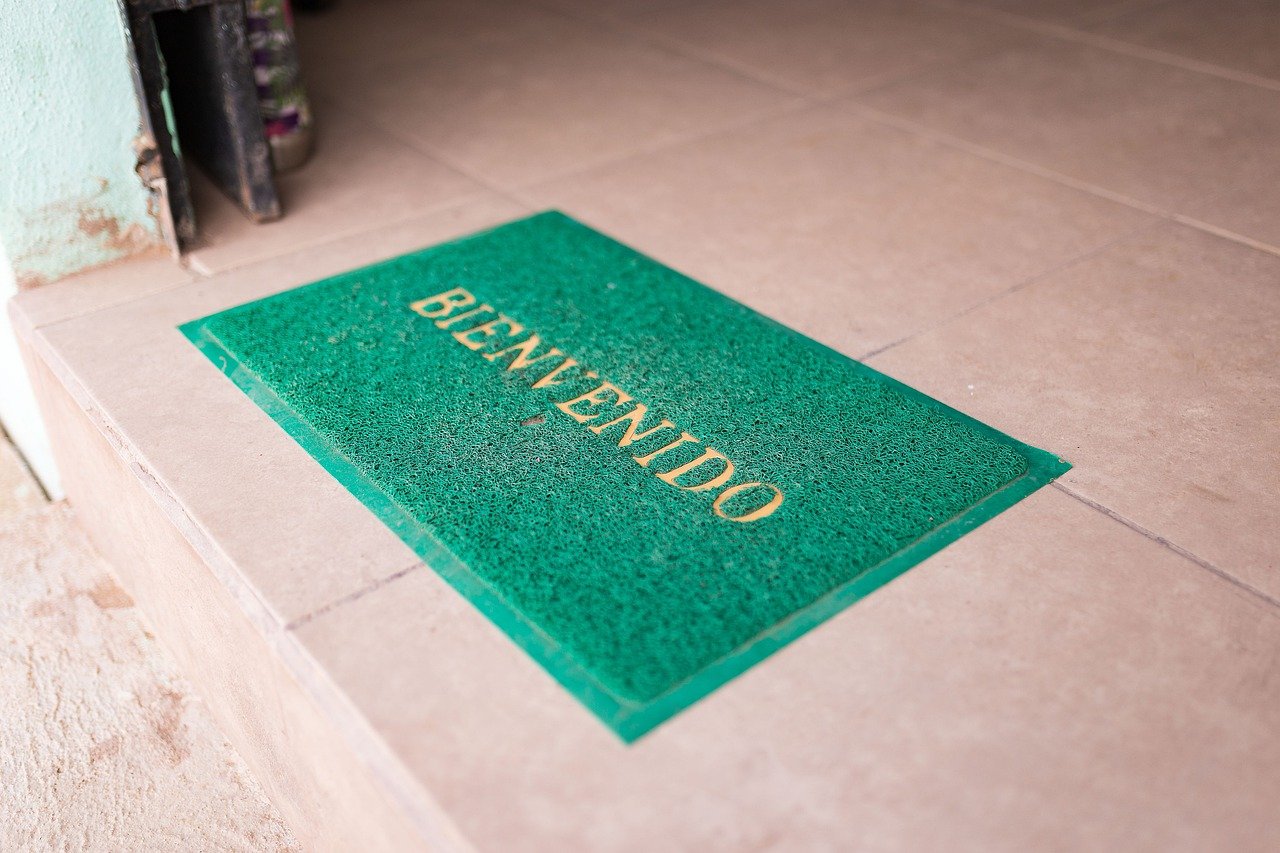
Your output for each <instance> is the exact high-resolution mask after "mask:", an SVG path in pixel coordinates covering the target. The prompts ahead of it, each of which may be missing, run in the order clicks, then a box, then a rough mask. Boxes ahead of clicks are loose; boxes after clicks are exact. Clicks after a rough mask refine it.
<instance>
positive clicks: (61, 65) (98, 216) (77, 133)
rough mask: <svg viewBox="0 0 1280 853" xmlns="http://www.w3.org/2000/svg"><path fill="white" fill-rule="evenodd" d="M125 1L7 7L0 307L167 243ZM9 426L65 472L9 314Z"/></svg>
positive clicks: (5, 396) (0, 325)
mask: <svg viewBox="0 0 1280 853" xmlns="http://www.w3.org/2000/svg"><path fill="white" fill-rule="evenodd" d="M130 54H131V50H130V48H129V44H128V39H127V36H126V31H125V26H124V17H123V12H122V9H121V7H120V5H119V0H41V2H38V3H35V2H31V0H0V302H6V301H8V298H9V296H11V295H12V294H13V293H14V292H15V291H17V290H18V289H22V288H28V287H35V286H38V285H40V284H44V283H47V282H50V281H53V280H54V279H58V278H61V277H63V276H66V275H70V274H71V273H74V272H78V271H79V270H82V269H87V268H89V267H94V266H99V265H101V264H105V263H110V262H111V261H115V260H119V259H120V258H123V257H125V256H127V255H131V254H134V253H137V252H140V251H147V250H157V249H160V248H161V247H162V246H163V240H162V236H161V232H160V228H159V225H158V223H157V220H156V219H155V217H154V216H153V215H152V213H151V212H150V211H149V210H148V201H149V199H150V193H149V192H148V191H147V190H146V189H145V188H144V187H143V185H142V182H141V180H140V179H139V178H138V176H137V175H136V174H135V172H134V165H135V163H136V159H137V158H136V155H135V153H134V147H133V146H134V138H135V137H136V136H137V135H138V133H139V131H140V129H141V126H142V118H141V113H140V111H139V106H138V102H137V97H136V95H135V93H134V87H133V73H132V70H131V66H130V64H129V56H130ZM0 423H3V425H4V427H5V429H6V430H7V431H8V433H9V434H10V436H12V437H13V439H14V441H15V443H17V445H18V447H19V449H20V450H22V452H23V454H24V455H25V456H26V457H27V461H28V462H30V463H31V465H32V467H33V468H34V469H35V471H36V473H37V474H38V475H39V476H40V479H41V480H42V482H43V483H44V484H45V487H46V489H47V490H48V491H50V492H51V493H53V494H54V495H55V496H56V495H57V494H58V493H59V488H58V483H57V473H56V471H55V470H54V467H53V459H52V456H51V455H50V453H49V445H48V439H47V436H46V433H45V431H44V427H43V425H42V424H41V421H40V415H39V412H38V411H37V410H36V407H35V400H34V398H33V395H32V393H31V387H30V384H29V382H28V380H27V377H26V373H25V371H24V370H23V367H22V363H21V361H20V359H19V358H18V352H17V347H16V346H15V344H14V340H13V329H12V328H11V326H10V324H9V315H8V312H7V311H3V310H0Z"/></svg>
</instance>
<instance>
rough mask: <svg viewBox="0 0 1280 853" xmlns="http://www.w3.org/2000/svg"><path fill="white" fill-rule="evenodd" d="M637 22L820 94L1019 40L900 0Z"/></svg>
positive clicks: (747, 9) (998, 28)
mask: <svg viewBox="0 0 1280 853" xmlns="http://www.w3.org/2000/svg"><path fill="white" fill-rule="evenodd" d="M630 20H632V21H634V22H635V23H637V24H639V25H640V26H642V27H644V28H645V29H647V30H649V31H652V32H655V33H658V34H661V35H662V36H664V37H667V38H670V39H674V40H675V41H678V42H681V43H683V44H686V45H689V46H690V47H691V48H692V49H694V50H696V51H698V52H699V53H703V54H706V55H708V56H710V57H712V58H714V59H716V60H718V61H721V62H724V63H726V64H728V65H731V66H733V67H736V68H741V69H743V70H744V71H746V72H747V73H749V74H751V75H753V76H755V77H758V78H760V79H762V80H767V81H770V82H772V83H776V84H777V85H779V86H783V87H786V88H787V89H790V90H792V91H796V92H803V93H806V94H816V95H826V94H832V93H835V92H840V91H847V90H851V89H861V88H866V87H869V86H875V85H877V84H881V83H885V82H887V81H890V80H893V79H896V78H899V77H903V76H906V75H909V74H911V73H913V72H918V71H920V70H921V69H924V68H928V67H930V66H934V65H938V64H940V63H944V62H947V61H951V60H955V59H957V58H960V57H963V56H968V55H971V54H974V53H982V52H989V51H991V50H994V49H995V48H996V47H999V46H1000V45H1002V44H1007V43H1008V42H1010V41H1011V40H1014V39H1016V38H1018V37H1019V36H1020V33H1019V31H1017V30H1014V29H1011V28H1009V27H1006V26H1003V25H1001V24H998V23H993V22H992V21H990V20H983V19H981V18H978V17H974V16H972V15H967V14H964V13H963V12H959V11H952V10H949V9H945V8H939V7H937V6H929V5H927V4H924V3H916V2H899V1H898V0H872V2H863V3H845V2H841V0H799V2H789V3H779V2H776V0H745V2H739V1H738V0H719V1H718V2H703V3H690V4H685V5H680V6H674V7H670V8H666V7H664V8H662V9H659V10H656V11H653V12H651V13H641V14H636V15H634V16H631V17H630Z"/></svg>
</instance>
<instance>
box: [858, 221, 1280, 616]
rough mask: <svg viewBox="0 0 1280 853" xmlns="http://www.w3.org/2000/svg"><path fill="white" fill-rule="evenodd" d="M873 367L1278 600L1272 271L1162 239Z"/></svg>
mask: <svg viewBox="0 0 1280 853" xmlns="http://www.w3.org/2000/svg"><path fill="white" fill-rule="evenodd" d="M870 363H871V364H872V365H873V366H874V367H876V368H877V369H879V370H882V371H884V372H886V373H888V374H890V375H891V376H894V377H896V378H898V379H901V380H902V381H904V382H906V383H908V384H909V385H913V386H915V387H916V388H919V389H920V390H922V391H924V392H925V393H927V394H931V395H933V396H935V397H937V398H938V399H940V400H942V401H943V402H946V403H949V404H951V405H953V406H956V407H958V408H961V409H963V410H964V411H966V412H968V413H970V414H972V415H974V416H975V417H977V418H979V419H980V420H984V421H986V422H988V423H990V424H992V425H993V426H996V427H997V428H999V429H1003V430H1005V431H1007V432H1009V433H1011V434H1013V435H1015V436H1017V437H1018V438H1020V439H1022V440H1024V441H1028V442H1030V443H1032V444H1037V445H1039V446H1041V447H1046V448H1048V449H1050V450H1053V451H1055V452H1057V453H1060V454H1062V455H1064V456H1065V457H1067V459H1069V460H1070V461H1071V462H1073V463H1074V464H1075V466H1076V467H1075V468H1074V469H1073V470H1072V471H1071V472H1069V473H1068V474H1067V475H1066V477H1065V478H1064V480H1063V482H1064V483H1065V484H1067V485H1068V487H1069V488H1071V489H1073V490H1075V491H1077V492H1079V493H1081V494H1083V495H1085V496H1087V497H1088V498H1090V499H1092V500H1095V501H1098V502H1100V503H1101V504H1103V505H1105V506H1107V507H1110V508H1111V509H1113V510H1115V511H1116V512H1118V513H1120V514H1121V515H1123V516H1125V517H1127V518H1129V519H1132V520H1133V521H1135V522H1137V523H1138V524H1140V525H1142V526H1143V527H1145V528H1147V529H1148V530H1150V531H1152V532H1154V533H1155V534H1158V535H1160V536H1163V537H1166V538H1167V539H1169V540H1170V541H1172V542H1174V543H1175V544H1177V545H1179V546H1182V547H1183V548H1186V549H1189V550H1190V551H1191V552H1192V553H1194V554H1196V555H1198V556H1199V557H1200V558H1202V559H1204V560H1207V561H1209V562H1211V563H1213V564H1214V565H1216V566H1218V567H1220V568H1221V569H1223V570H1225V571H1227V572H1229V573H1231V574H1232V575H1234V576H1236V577H1238V578H1241V579H1243V580H1244V581H1246V582H1248V583H1250V584H1252V585H1254V586H1255V587H1257V588H1259V589H1262V590H1264V591H1266V592H1267V593H1269V594H1271V595H1272V596H1275V597H1280V538H1277V536H1276V531H1275V523H1276V519H1277V518H1280V473H1277V468H1276V466H1275V464H1274V461H1275V453H1276V445H1277V438H1278V437H1280V371H1278V370H1277V369H1276V365H1277V364H1280V258H1277V257H1275V256H1273V255H1270V254H1267V253H1264V252H1259V251H1256V250H1254V249H1249V248H1246V247H1244V246H1241V245H1239V244H1237V243H1233V242H1230V241H1227V240H1222V239H1219V238H1217V237H1212V236H1209V235H1207V234H1204V233H1203V232H1200V231H1196V230H1193V229H1190V228H1183V227H1181V226H1161V227H1160V228H1159V229H1157V230H1156V231H1153V232H1150V233H1147V234H1144V235H1142V236H1140V237H1135V238H1134V239H1132V240H1129V241H1126V242H1125V243H1124V244H1122V245H1119V246H1117V247H1115V248H1113V249H1111V250H1110V251H1108V252H1105V253H1103V254H1101V255H1099V256H1097V257H1095V258H1093V259H1091V260H1087V261H1084V262H1082V263H1080V264H1077V265H1075V266H1073V267H1071V268H1069V269H1066V270H1063V271H1061V272H1059V273H1056V274H1054V275H1051V276H1048V277H1047V278H1045V279H1044V280H1042V281H1039V282H1036V283H1035V284H1033V285H1031V286H1029V287H1027V288H1025V289H1023V290H1021V291H1019V292H1017V293H1014V294H1012V295H1009V296H1007V297H1004V298H1002V299H1000V300H997V301H995V302H993V303H992V304H990V305H987V306H985V307H983V308H981V309H980V310H978V311H975V312H973V313H972V314H969V315H967V316H964V317H960V318H959V319H957V320H954V321H952V322H950V323H948V324H947V325H945V326H943V327H942V328H939V329H937V330H935V331H932V332H929V333H927V334H924V335H921V336H920V337H918V338H916V339H915V340H912V341H908V342H907V343H905V344H903V345H901V346H899V347H895V348H893V349H891V350H889V351H887V352H885V353H883V354H882V355H879V356H877V357H875V358H873V359H872V360H871V362H870Z"/></svg>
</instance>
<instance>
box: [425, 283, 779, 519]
mask: <svg viewBox="0 0 1280 853" xmlns="http://www.w3.org/2000/svg"><path fill="white" fill-rule="evenodd" d="M477 302H478V300H477V299H476V297H475V296H473V295H472V294H471V293H470V292H469V291H468V290H466V289H465V288H462V287H455V288H453V289H451V290H446V291H445V292H443V293H437V294H435V295H434V296H428V297H427V298H426V299H419V300H417V301H416V302H412V303H410V304H409V307H410V308H411V309H412V310H413V311H415V312H416V313H418V314H420V315H421V316H423V317H425V318H427V319H428V320H432V321H434V325H435V327H436V328H438V329H442V330H445V331H448V332H449V333H450V334H451V335H452V336H453V339H454V340H456V341H457V342H458V343H459V344H461V345H462V346H464V347H466V348H467V349H469V350H472V351H474V352H476V353H478V354H479V355H480V356H481V357H483V358H484V359H485V360H486V361H489V362H493V363H494V364H495V365H499V364H501V365H505V370H506V371H507V372H509V373H520V374H521V375H523V376H527V377H529V379H530V380H531V385H532V387H533V388H538V389H542V388H554V387H556V386H560V385H566V386H568V387H569V388H573V389H575V390H576V389H579V388H582V387H583V385H584V383H585V384H589V385H591V386H592V387H590V388H589V389H588V390H586V391H584V392H583V393H581V394H577V395H576V396H573V397H570V398H568V399H564V400H552V402H553V403H554V404H555V407H556V409H558V410H559V411H561V412H563V413H564V414H565V415H567V416H568V417H569V418H571V419H573V421H574V422H576V423H578V424H582V425H584V426H586V427H587V429H588V430H590V431H591V432H593V433H595V434H596V435H598V436H600V437H601V438H606V437H607V439H608V440H609V441H613V440H614V439H615V438H616V439H617V446H618V447H631V446H632V445H633V444H634V445H637V447H636V448H634V449H633V452H634V450H639V451H644V452H642V453H641V454H640V455H638V456H632V457H631V458H632V459H633V460H634V461H635V462H636V464H637V465H639V466H640V467H641V468H645V469H648V470H649V471H651V472H653V474H654V476H656V477H657V478H658V479H659V480H661V481H662V482H664V483H666V484H668V485H670V486H673V487H675V488H677V489H681V490H683V491H686V492H705V493H706V494H707V495H708V496H711V495H715V497H714V499H713V500H712V502H711V510H712V512H714V513H715V514H716V515H717V516H719V517H720V518H723V519H727V520H728V521H734V522H738V523H748V522H752V521H759V520H760V519H762V518H767V517H768V516H770V515H772V514H773V513H774V512H776V511H777V509H778V507H780V506H781V505H782V490H781V489H779V488H778V487H777V486H775V485H773V484H771V483H764V482H760V481H758V480H745V481H742V482H735V474H736V469H735V467H734V464H733V462H731V461H730V460H729V459H728V458H727V457H726V456H725V455H724V454H722V453H721V452H720V451H718V450H716V449H715V448H714V447H711V446H709V445H706V444H704V443H703V442H702V441H700V440H699V439H697V438H695V437H694V436H693V435H690V434H689V433H687V432H685V431H684V430H682V429H680V428H678V427H677V426H676V425H675V424H674V423H673V422H671V421H670V420H667V419H666V418H661V417H658V418H650V422H648V423H647V422H646V418H647V417H648V416H649V407H648V406H647V405H645V404H644V403H642V402H640V401H639V400H636V399H635V397H634V396H633V395H631V394H629V393H628V392H626V391H624V390H623V389H621V388H619V387H618V386H617V385H615V384H613V383H612V382H608V381H603V380H601V378H600V374H599V373H597V372H596V371H594V370H588V369H586V368H585V367H583V366H582V365H581V364H579V362H578V360H577V359H575V358H573V357H572V356H569V355H567V354H566V353H565V352H563V351H562V350H561V349H560V348H559V347H555V346H549V345H546V344H545V343H544V342H543V340H542V338H541V336H539V335H538V334H537V333H536V332H533V331H530V330H529V329H527V328H526V327H525V326H524V325H522V324H521V323H519V322H518V321H516V320H514V319H512V318H511V317H508V316H507V315H506V314H503V313H502V312H501V311H498V310H497V309H495V308H494V307H493V306H491V305H486V304H479V305H477V304H476V303H477ZM557 396H560V395H559V394H557ZM653 420H656V421H657V422H656V423H652V421H653ZM678 447H683V448H685V451H684V452H683V453H682V454H677V456H678V457H681V458H687V457H688V455H689V452H690V450H691V449H692V450H694V451H696V450H697V449H698V448H699V447H701V448H702V453H701V454H700V455H698V456H696V457H694V458H693V459H689V461H686V462H683V463H681V464H679V465H676V466H675V467H672V468H668V467H667V465H668V464H669V463H666V462H665V461H664V459H663V457H664V456H666V455H667V454H669V453H670V452H671V451H673V450H675V449H676V448H678ZM668 458H669V457H668Z"/></svg>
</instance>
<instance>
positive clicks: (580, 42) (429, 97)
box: [300, 2, 792, 186]
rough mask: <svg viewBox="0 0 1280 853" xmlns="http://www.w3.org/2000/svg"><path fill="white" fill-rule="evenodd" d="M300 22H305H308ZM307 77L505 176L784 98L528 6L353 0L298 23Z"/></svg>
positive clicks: (669, 137)
mask: <svg viewBox="0 0 1280 853" xmlns="http://www.w3.org/2000/svg"><path fill="white" fill-rule="evenodd" d="M303 23H304V24H306V23H307V22H306V21H303ZM300 37H301V38H302V39H303V41H304V42H307V41H308V40H309V41H310V44H309V46H308V47H307V48H306V51H307V53H306V55H305V56H304V61H307V62H308V63H309V64H308V70H307V75H308V79H309V80H311V81H312V86H313V87H314V88H316V89H317V90H318V91H320V92H322V93H329V94H332V95H333V96H335V97H338V98H340V99H341V100H342V101H343V103H346V104H348V105H350V106H352V107H354V108H356V109H358V110H359V112H360V113H361V114H363V115H367V116H369V117H371V118H373V119H375V120H376V121H377V122H378V123H379V124H381V125H383V126H384V127H387V128H390V129H392V130H394V131H395V132H396V134H397V135H399V136H400V137H401V138H404V139H408V140H412V141H413V142H414V144H415V145H418V146H419V147H421V148H423V149H424V150H427V151H431V152H436V153H438V154H439V155H440V156H441V157H443V158H444V159H446V160H447V161H448V162H450V163H455V164H457V165H458V166H459V167H460V168H462V169H464V170H466V171H467V172H468V173H469V174H476V175H479V176H481V177H482V178H484V179H486V180H488V181H491V182H493V183H495V184H498V185H502V186H511V185H519V184H524V183H528V182H531V181H535V180H538V179H543V178H548V177H551V176H554V175H558V174H563V173H567V172H570V171H575V170H578V169H582V168H585V167H586V166H588V165H590V164H592V163H599V162H603V161H607V160H610V159H617V158H619V157H622V156H625V155H627V154H629V153H632V152H635V151H638V150H642V149H645V148H649V147H653V146H655V145H660V144H665V143H668V142H672V141H675V140H678V139H681V138H684V137H687V136H690V135H694V134H698V133H701V132H705V131H708V130H711V129H714V128H717V127H720V126H724V125H727V124H732V123H735V122H738V121H741V120H743V119H745V118H749V117H751V116H755V115H760V114H763V113H765V112H768V111H771V110H774V109H777V108H778V107H779V106H781V105H783V104H785V103H787V102H788V101H790V100H791V99H792V96H790V95H786V94H783V93H781V92H779V91H777V90H775V89H773V88H771V87H767V86H764V85H761V84H758V83H755V82H752V81H750V80H747V79H746V78H744V77H742V76H741V75H738V74H735V73H732V72H729V71H726V70H724V69H721V68H717V67H715V66H713V65H710V64H707V63H703V62H699V61H697V60H693V59H690V58H688V57H685V56H682V55H680V54H678V53H676V52H674V51H671V50H668V49H666V48H663V47H659V46H657V45H654V44H652V43H650V42H648V41H646V40H643V39H640V38H637V37H632V36H629V35H625V34H623V33H621V32H620V31H619V30H618V29H617V28H615V27H610V26H605V25H600V24H595V23H592V22H590V21H587V20H585V19H583V18H581V17H577V16H572V15H566V14H562V13H559V12H556V11H553V10H549V9H544V8H540V7H535V6H533V5H530V4H519V3H517V4H502V3H486V4H476V3H465V2H462V3H457V2H455V3H441V4H432V5H431V6H429V7H414V8H413V9H412V10H408V9H406V12H405V14H403V15H363V14H361V13H360V12H359V9H358V8H357V7H355V5H354V4H350V5H349V7H339V8H338V9H336V10H335V12H334V14H333V15H331V16H323V17H321V18H317V19H314V20H312V21H311V22H310V25H305V26H303V27H302V28H301V36H300Z"/></svg>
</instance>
